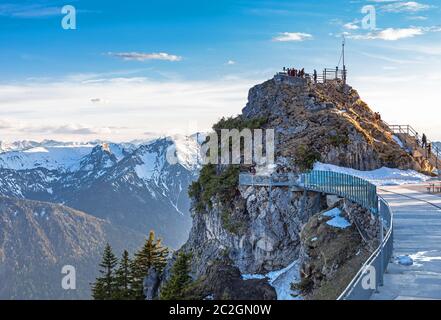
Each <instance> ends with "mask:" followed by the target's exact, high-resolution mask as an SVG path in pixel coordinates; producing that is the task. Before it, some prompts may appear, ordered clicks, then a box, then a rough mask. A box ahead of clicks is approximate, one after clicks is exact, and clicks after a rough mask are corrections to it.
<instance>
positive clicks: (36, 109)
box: [0, 0, 441, 142]
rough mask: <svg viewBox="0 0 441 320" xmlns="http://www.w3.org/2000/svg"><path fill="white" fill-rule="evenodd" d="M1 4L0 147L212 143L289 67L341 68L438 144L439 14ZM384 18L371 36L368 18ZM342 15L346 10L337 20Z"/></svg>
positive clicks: (376, 1) (374, 100)
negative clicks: (252, 93) (225, 120)
mask: <svg viewBox="0 0 441 320" xmlns="http://www.w3.org/2000/svg"><path fill="white" fill-rule="evenodd" d="M333 4H334V5H333V7H332V8H330V7H329V3H328V1H324V0H319V1H315V2H314V3H300V2H297V3H293V1H285V0H283V1H277V2H273V3H268V2H267V1H232V0H225V1H222V2H216V3H212V2H210V3H207V1H202V0H198V1H195V0H193V1H187V2H185V3H182V2H179V1H169V2H168V3H167V4H164V3H157V2H152V1H139V2H131V3H127V4H125V6H120V5H117V4H112V3H107V2H103V1H98V0H89V1H84V0H78V1H74V2H72V5H74V7H75V8H76V9H77V29H76V30H64V29H62V28H61V24H60V22H61V19H62V18H63V15H62V14H61V7H62V6H63V5H65V3H64V2H63V1H58V0H49V1H42V0H38V1H20V2H17V1H7V3H5V4H2V5H0V23H1V25H2V28H1V29H0V43H2V50H1V52H0V68H1V70H2V74H1V76H0V140H7V141H16V140H23V139H26V140H43V139H56V140H64V141H91V140H95V139H103V140H112V141H116V142H119V141H130V140H134V139H149V138H152V137H156V136H164V135H172V134H175V133H180V134H192V133H194V132H197V131H207V130H209V129H210V128H211V125H212V124H213V123H214V122H215V121H216V120H217V119H219V118H220V117H222V116H230V115H235V114H238V113H240V111H241V109H242V108H243V107H244V106H245V104H246V101H247V94H248V90H249V88H250V87H252V86H253V85H255V84H258V83H260V82H262V81H265V80H266V79H269V78H271V77H272V76H273V75H274V74H275V73H276V72H277V71H279V70H280V69H281V68H282V67H283V66H292V67H297V68H300V67H305V69H306V70H307V71H312V70H313V69H317V70H321V69H322V68H324V67H335V66H336V64H337V63H338V60H339V55H340V44H341V36H342V34H344V35H345V37H346V48H347V51H346V53H347V55H346V65H347V67H348V70H349V75H348V82H349V84H350V85H352V86H353V87H354V88H355V89H357V90H358V91H359V93H360V95H361V97H362V99H363V100H364V101H365V102H367V103H368V104H369V106H370V107H371V108H372V109H374V111H378V112H380V113H381V114H382V117H383V119H384V120H385V121H387V122H388V123H391V124H411V125H412V126H414V127H415V128H416V129H417V130H418V131H420V132H421V133H422V132H425V133H426V134H427V135H428V136H429V137H430V138H431V139H432V140H441V130H440V129H439V118H440V115H441V114H440V111H439V109H438V106H439V101H440V98H441V93H440V90H439V81H440V80H441V75H440V74H439V72H437V71H439V70H441V45H440V44H441V41H440V40H441V26H440V25H439V16H440V13H441V1H439V0H438V1H436V0H427V1H425V0H424V1H422V2H419V1H418V2H415V1H412V2H408V1H395V0H390V1H380V0H370V1H368V0H358V1H350V0H338V1H335V2H333ZM365 5H373V6H374V7H375V8H376V29H374V30H366V29H363V26H362V19H363V17H364V16H365V14H363V13H362V12H361V8H362V7H363V6H365ZM342 8H344V9H342Z"/></svg>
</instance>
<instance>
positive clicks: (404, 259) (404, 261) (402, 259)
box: [395, 256, 413, 267]
mask: <svg viewBox="0 0 441 320" xmlns="http://www.w3.org/2000/svg"><path fill="white" fill-rule="evenodd" d="M395 261H396V262H397V263H398V264H401V265H402V266H406V267H408V266H411V265H413V259H412V258H411V257H409V256H398V257H396V258H395Z"/></svg>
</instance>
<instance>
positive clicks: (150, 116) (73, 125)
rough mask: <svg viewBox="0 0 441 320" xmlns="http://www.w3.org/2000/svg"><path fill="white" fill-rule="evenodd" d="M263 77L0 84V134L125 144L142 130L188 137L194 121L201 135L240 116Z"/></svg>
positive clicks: (12, 138)
mask: <svg viewBox="0 0 441 320" xmlns="http://www.w3.org/2000/svg"><path fill="white" fill-rule="evenodd" d="M231 79H234V81H232V80H231ZM264 79H266V76H262V75H260V76H255V77H252V78H251V77H250V78H244V77H229V78H218V79H212V80H210V79H209V80H203V81H202V80H201V81H194V80H193V81H190V80H177V79H174V80H164V81H153V80H150V79H145V78H136V79H132V78H112V79H101V80H100V81H96V82H91V81H87V82H84V81H72V80H59V81H53V82H46V81H45V82H38V81H32V82H25V83H22V84H16V83H14V84H10V85H5V84H0V113H1V112H2V111H3V112H6V113H5V116H6V117H7V118H8V119H6V118H5V117H2V118H1V119H2V121H0V132H1V135H2V139H6V140H17V139H34V140H42V139H45V138H53V139H60V140H75V141H82V140H85V139H86V140H89V139H110V140H115V141H128V140H132V139H136V138H140V137H144V133H145V132H157V133H163V134H164V135H168V134H171V133H188V126H189V123H194V122H196V123H198V127H199V128H200V131H208V130H209V129H210V128H211V126H212V124H213V123H215V122H216V121H217V120H218V119H219V118H221V117H222V116H229V115H235V114H238V113H240V111H241V109H242V108H243V107H244V106H245V104H246V99H247V95H248V90H249V88H250V87H252V86H253V85H255V84H256V83H259V82H260V81H261V80H264ZM93 99H100V103H96V102H93V101H92V100H93ZM102 101H105V103H102ZM6 120H7V121H6Z"/></svg>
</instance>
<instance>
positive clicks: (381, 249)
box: [378, 202, 384, 286]
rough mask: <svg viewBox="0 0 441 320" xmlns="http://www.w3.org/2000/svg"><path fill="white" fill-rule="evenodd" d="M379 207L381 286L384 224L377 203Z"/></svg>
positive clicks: (379, 204)
mask: <svg viewBox="0 0 441 320" xmlns="http://www.w3.org/2000/svg"><path fill="white" fill-rule="evenodd" d="M378 207H379V215H378V216H379V217H380V241H381V243H380V283H379V285H380V286H383V274H384V246H383V241H384V223H383V210H382V208H381V203H380V202H379V203H378Z"/></svg>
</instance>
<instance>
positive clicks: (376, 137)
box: [150, 75, 434, 299]
mask: <svg viewBox="0 0 441 320" xmlns="http://www.w3.org/2000/svg"><path fill="white" fill-rule="evenodd" d="M256 124H257V125H258V127H259V128H262V129H274V130H275V134H276V144H275V151H276V158H275V162H276V163H275V164H276V165H275V168H273V170H274V171H275V172H278V173H283V172H293V173H300V172H305V171H307V170H310V169H312V168H313V166H314V164H315V163H316V162H323V163H328V164H333V165H337V166H341V167H348V168H353V169H358V170H373V169H378V168H381V167H391V168H399V169H413V170H416V171H419V172H422V173H430V172H432V170H433V169H434V168H433V167H432V166H431V164H430V163H429V162H428V161H427V160H426V159H424V158H423V157H415V156H413V155H412V154H411V153H409V152H408V151H407V150H405V149H404V148H403V147H402V146H400V145H399V143H397V141H396V138H395V137H394V134H393V132H392V131H391V130H390V129H389V127H388V125H387V124H386V123H384V122H382V121H381V120H380V119H379V117H378V114H375V113H374V112H373V111H372V110H371V109H370V108H369V106H368V105H367V104H366V103H365V102H363V101H362V100H361V98H360V96H359V94H358V93H357V91H356V90H355V89H353V88H352V87H350V86H349V85H346V84H343V83H342V82H340V81H338V80H336V81H329V82H326V83H317V84H315V83H313V82H312V81H310V80H308V79H302V78H294V77H288V76H283V75H277V76H275V77H274V78H273V79H271V80H268V81H266V82H264V83H262V84H259V85H256V86H255V87H253V88H252V89H251V90H250V91H249V97H248V103H247V105H246V106H245V108H244V109H243V111H242V114H241V115H239V116H238V117H235V118H229V119H222V120H221V121H220V122H219V123H217V124H216V125H214V127H213V128H214V130H220V129H222V128H231V127H236V128H237V127H240V128H249V127H250V126H254V128H256ZM251 129H253V127H251ZM264 169H265V168H259V167H258V168H257V171H258V172H259V171H261V170H262V171H264ZM248 170H249V167H248V166H246V165H237V166H233V165H230V166H228V165H206V166H204V167H203V168H202V170H201V173H200V177H199V180H198V181H196V182H194V183H193V184H192V185H191V187H190V195H191V196H192V215H193V226H192V230H191V233H190V237H189V239H188V241H187V242H186V244H185V245H184V246H183V247H182V248H181V249H180V251H182V252H186V253H190V254H191V257H192V263H191V269H192V277H193V279H194V280H195V285H194V286H193V287H192V288H191V289H189V295H190V296H192V297H194V293H195V292H197V293H199V296H198V297H197V298H200V299H205V298H211V297H216V298H222V292H223V293H225V291H227V292H229V294H228V295H227V296H228V297H238V298H241V299H243V298H245V297H244V296H243V295H241V294H240V293H241V292H243V288H244V287H247V288H248V289H249V291H248V295H249V296H250V297H253V298H258V299H274V298H276V297H277V298H278V299H293V298H301V299H310V298H318V299H335V298H336V297H337V296H338V294H339V290H340V292H341V290H343V288H344V287H345V286H346V285H347V284H348V283H349V281H350V280H351V278H352V277H353V276H354V275H355V273H356V272H357V271H358V269H359V268H360V266H361V265H362V263H363V262H364V260H363V259H365V258H366V257H367V256H368V255H369V254H370V253H371V252H372V250H373V248H375V243H377V241H378V233H379V226H378V221H377V218H376V217H374V216H372V215H371V214H369V213H368V212H366V210H364V209H362V208H361V207H359V206H358V205H356V204H354V203H351V202H349V201H347V200H344V199H339V198H336V197H332V196H326V195H323V194H321V193H315V192H304V191H297V190H291V189H289V188H288V187H279V188H272V189H271V190H270V189H269V188H268V187H264V186H260V187H259V186H239V185H238V175H239V173H240V172H241V171H246V172H248ZM269 199H271V201H269ZM333 210H334V211H333ZM329 212H331V213H332V212H338V217H337V218H336V217H334V218H336V219H337V220H338V221H340V220H343V221H345V224H344V225H343V226H342V225H338V224H337V225H335V224H333V223H328V222H329V221H330V220H333V219H334V218H333V217H332V216H330V215H329V214H328V213H329ZM173 261H174V259H172V260H171V261H170V262H169V265H168V267H167V268H166V271H165V273H164V274H163V275H162V277H160V278H158V279H157V281H160V282H161V284H160V286H159V291H160V290H161V286H162V285H163V284H164V283H166V282H167V279H168V278H169V276H170V268H171V266H172V265H173ZM295 268H297V269H296V270H294V269H295ZM213 270H216V272H215V273H214V272H213ZM233 270H235V271H233ZM281 270H283V271H284V272H281ZM288 271H289V272H288ZM238 273H240V274H241V275H242V277H237V274H238ZM282 273H284V274H285V275H287V274H289V275H290V276H288V277H287V276H284V277H282ZM207 279H209V281H207ZM222 279H223V280H224V281H222ZM232 279H235V281H234V283H235V286H231V283H232ZM256 279H260V280H261V281H256ZM264 279H266V280H264ZM150 280H151V279H150ZM248 281H254V282H253V285H252V286H248V285H247V284H246V283H247V282H248ZM210 283H217V284H218V285H219V286H220V287H218V288H216V289H215V290H214V289H213V287H212V286H211V285H210ZM329 283H337V284H338V285H335V286H332V287H331V288H330V286H329V285H328V284H329ZM268 284H270V285H271V286H272V287H273V288H274V289H275V291H276V293H277V294H276V295H274V294H271V293H270V292H271V290H269V289H268ZM232 290H233V291H234V292H233V293H232V292H231V291H232ZM235 290H236V291H235Z"/></svg>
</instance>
